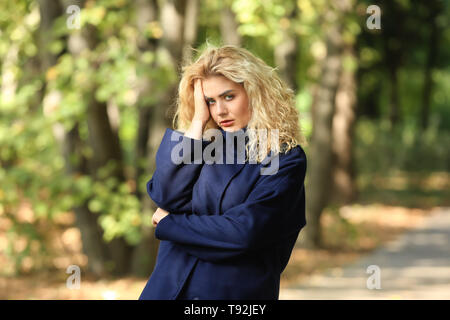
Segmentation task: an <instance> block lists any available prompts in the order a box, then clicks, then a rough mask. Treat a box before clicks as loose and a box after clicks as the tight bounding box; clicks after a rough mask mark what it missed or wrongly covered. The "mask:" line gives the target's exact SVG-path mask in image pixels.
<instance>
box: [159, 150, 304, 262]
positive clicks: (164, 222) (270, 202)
mask: <svg viewBox="0 0 450 320" xmlns="http://www.w3.org/2000/svg"><path fill="white" fill-rule="evenodd" d="M305 174H306V156H305V154H304V153H303V152H301V154H299V153H296V154H292V155H290V156H287V157H285V158H284V160H280V168H279V170H278V172H277V173H276V174H274V175H268V176H262V178H261V180H260V181H259V182H258V183H257V184H256V186H255V188H254V189H253V190H252V192H251V193H250V195H249V197H248V199H247V200H246V201H245V202H244V203H242V204H239V205H237V206H235V207H232V208H230V209H228V210H226V211H225V212H224V213H223V215H195V214H190V213H189V214H178V215H171V214H169V215H167V216H165V217H164V218H162V219H161V220H160V221H159V223H158V224H157V227H156V231H155V235H156V237H157V238H158V239H160V240H169V241H173V242H175V243H177V244H179V245H181V246H182V247H183V248H184V249H185V250H186V251H187V252H188V253H190V254H192V255H194V256H197V257H199V258H202V259H205V260H210V261H218V260H222V259H227V258H231V257H234V256H236V255H240V254H242V253H245V252H248V251H251V250H258V249H261V248H262V247H264V246H267V245H270V244H274V243H276V242H277V241H279V240H280V239H281V237H282V236H283V234H282V233H283V232H282V231H286V230H284V229H283V228H282V227H285V226H289V229H290V230H292V232H295V231H297V232H298V231H300V229H301V228H302V227H303V226H304V225H305V224H306V220H305V214H304V209H303V210H300V211H295V209H298V208H302V207H303V208H304V203H301V202H303V201H304V198H303V197H302V192H304V190H303V188H304V179H305Z"/></svg>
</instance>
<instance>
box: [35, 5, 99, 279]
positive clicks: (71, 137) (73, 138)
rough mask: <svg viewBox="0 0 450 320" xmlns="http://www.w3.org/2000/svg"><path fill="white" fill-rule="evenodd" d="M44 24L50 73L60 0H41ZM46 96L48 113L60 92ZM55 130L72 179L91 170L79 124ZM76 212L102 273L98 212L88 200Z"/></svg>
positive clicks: (94, 266)
mask: <svg viewBox="0 0 450 320" xmlns="http://www.w3.org/2000/svg"><path fill="white" fill-rule="evenodd" d="M39 10H40V20H41V23H40V28H39V47H40V48H39V49H40V50H39V53H40V57H39V58H40V65H41V71H42V73H43V74H46V72H47V70H48V68H50V67H51V66H53V65H54V64H55V63H56V58H57V57H56V56H55V55H54V54H52V53H51V52H50V50H49V44H50V42H51V40H52V39H53V34H52V26H53V23H54V22H55V19H56V18H58V17H59V16H61V15H62V14H63V9H62V6H60V4H59V2H55V1H51V0H40V1H39ZM42 99H43V103H42V104H43V107H44V115H45V114H46V112H48V111H47V110H51V109H52V108H47V107H48V106H49V104H51V103H59V101H60V94H59V92H56V91H52V92H49V93H47V94H45V86H44V89H43V90H42ZM53 133H54V136H55V139H56V141H57V142H58V145H59V147H60V150H61V154H62V155H63V157H64V159H65V167H66V171H67V173H68V178H69V179H76V177H77V176H83V175H87V174H89V172H88V166H87V160H86V158H84V157H83V156H82V155H81V154H82V152H81V149H82V141H81V139H80V136H79V132H78V124H75V126H74V127H73V128H72V129H71V130H69V131H68V132H66V131H65V129H64V126H63V125H62V124H60V123H57V124H55V125H54V126H53ZM74 156H75V157H77V159H78V160H77V161H73V157H74ZM74 212H75V216H76V226H77V227H78V228H79V229H80V231H81V238H82V243H83V252H84V253H85V254H86V256H87V257H88V261H89V263H88V266H87V269H88V271H90V272H91V273H93V274H96V275H98V276H101V275H104V274H106V273H107V270H106V268H105V263H106V261H107V258H108V252H107V248H106V245H105V244H104V242H103V239H102V230H101V228H100V226H99V225H98V224H97V221H96V216H95V215H93V214H92V213H91V212H90V211H89V209H88V208H87V205H86V204H81V205H79V206H77V207H75V208H74Z"/></svg>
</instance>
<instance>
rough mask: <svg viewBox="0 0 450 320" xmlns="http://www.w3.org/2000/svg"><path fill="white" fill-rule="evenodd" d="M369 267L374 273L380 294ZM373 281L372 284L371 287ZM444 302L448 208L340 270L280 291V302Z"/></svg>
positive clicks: (448, 278)
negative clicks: (402, 300) (376, 270)
mask: <svg viewBox="0 0 450 320" xmlns="http://www.w3.org/2000/svg"><path fill="white" fill-rule="evenodd" d="M370 265H376V266H378V267H379V275H380V277H379V279H380V282H379V283H380V287H381V288H380V289H368V285H367V282H368V279H369V277H370V280H369V286H372V287H373V286H374V285H375V284H376V282H375V280H374V276H375V274H374V273H373V271H371V272H370V273H368V272H367V268H368V267H369V266H370ZM372 280H373V281H372ZM317 299H321V300H322V299H323V300H346V299H359V300H366V299H405V300H407V299H420V300H421V299H450V208H440V209H437V211H436V212H434V213H433V214H431V215H430V217H427V218H425V220H424V221H423V223H421V224H420V226H418V227H416V228H414V229H412V230H409V231H407V232H406V233H404V234H402V235H401V236H400V237H399V238H397V239H395V240H393V241H391V242H388V243H386V244H385V245H383V246H381V247H379V248H377V249H376V250H375V251H373V253H371V254H369V255H367V256H365V257H362V258H361V259H359V260H357V261H356V262H354V263H352V264H349V265H347V266H344V267H343V268H341V269H333V270H328V271H326V272H324V273H322V274H318V275H313V276H311V277H310V278H308V279H306V280H305V281H303V282H301V283H298V284H297V285H293V286H290V287H288V288H283V289H281V291H280V300H317Z"/></svg>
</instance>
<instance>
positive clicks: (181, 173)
mask: <svg viewBox="0 0 450 320" xmlns="http://www.w3.org/2000/svg"><path fill="white" fill-rule="evenodd" d="M208 143H209V141H205V140H197V139H193V138H189V137H185V136H184V134H183V133H182V132H180V131H177V130H172V129H170V128H167V129H166V132H165V133H164V136H163V138H162V141H161V144H160V146H159V148H158V151H157V152H156V169H155V172H154V173H153V176H152V178H151V179H150V181H148V182H147V193H148V195H149V196H150V198H151V199H152V200H153V201H154V202H155V203H156V204H157V205H158V207H160V208H162V209H164V210H166V211H169V212H170V213H173V214H176V213H182V212H186V211H190V210H192V188H193V186H194V184H195V182H196V181H197V179H198V176H199V174H200V171H201V168H202V166H203V164H204V161H203V160H202V159H203V157H202V154H203V151H204V148H205V146H206V145H207V144H208Z"/></svg>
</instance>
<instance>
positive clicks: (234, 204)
mask: <svg viewBox="0 0 450 320" xmlns="http://www.w3.org/2000/svg"><path fill="white" fill-rule="evenodd" d="M182 70H183V76H182V79H181V81H180V84H179V95H178V100H177V111H176V114H175V118H174V124H175V125H174V127H176V128H177V130H172V129H169V128H168V129H166V132H165V134H164V137H163V139H162V141H161V145H160V146H159V149H158V151H157V154H156V170H155V172H154V174H153V177H152V178H151V180H150V181H149V182H148V183H147V191H148V194H149V195H150V197H151V198H152V199H153V201H154V202H155V203H156V204H157V205H158V207H159V208H158V209H157V210H156V212H155V213H154V215H153V224H154V225H156V229H155V236H156V238H158V239H160V240H161V242H160V247H159V252H158V256H157V261H156V265H155V268H154V270H153V273H152V275H151V277H150V279H149V281H148V282H147V285H146V286H145V288H144V290H143V292H142V293H141V296H140V299H278V295H279V285H280V274H281V272H282V271H283V270H284V268H285V267H286V265H287V262H288V260H289V257H290V254H291V252H292V249H293V246H294V244H295V242H296V239H297V237H298V234H299V232H300V230H301V229H302V228H303V227H304V226H305V224H306V221H305V190H304V179H305V173H306V155H305V153H304V151H303V149H302V148H301V146H300V145H299V143H302V142H303V137H302V135H301V132H300V128H299V124H298V123H299V116H298V113H297V111H296V109H295V106H294V98H293V92H292V90H291V89H289V88H287V87H286V85H285V84H284V83H283V82H282V81H281V80H280V78H279V77H278V76H277V74H276V73H275V72H274V69H272V68H271V67H269V66H268V65H266V64H265V63H264V62H263V61H262V60H261V59H259V58H257V57H255V56H254V55H252V54H251V53H250V52H248V51H247V50H245V49H243V48H238V47H235V46H223V47H220V48H215V47H211V46H210V47H208V48H206V49H205V50H204V52H203V53H202V54H201V55H200V57H199V58H198V59H197V61H195V62H194V63H192V64H190V65H187V66H185V67H183V69H182ZM208 129H211V130H212V129H216V130H217V131H216V132H219V136H218V135H217V134H216V135H215V139H214V141H209V140H207V139H203V138H205V137H206V133H207V132H210V131H211V130H208ZM257 129H260V130H259V131H261V129H264V130H267V132H274V135H271V137H272V138H271V139H269V141H267V139H263V138H264V135H260V134H259V133H258V132H257V131H258V130H257ZM183 132H184V135H183ZM236 133H241V135H243V136H244V138H245V161H236V160H237V158H239V157H241V156H242V149H240V150H241V151H239V148H237V147H236V146H237V144H234V143H230V142H235V140H234V139H235V136H237V134H236ZM273 136H275V137H277V139H273ZM174 137H175V138H174ZM261 137H263V138H261ZM221 138H223V139H224V142H223V143H222V147H220V144H218V145H219V147H217V145H216V146H215V147H214V148H209V146H211V145H212V144H213V143H216V142H217V143H218V142H219V140H220V139H221ZM238 138H239V136H238ZM180 145H181V146H182V147H183V148H182V150H181V151H182V152H181V154H182V158H183V159H184V160H187V161H182V162H180V161H174V155H175V156H179V155H180V153H179V151H177V152H174V150H175V148H178V149H177V150H179V147H180ZM224 145H226V146H227V147H223V146H224ZM230 145H232V147H229V146H230ZM185 147H186V148H185ZM195 148H201V151H202V152H196V151H195ZM208 148H209V150H208ZM257 149H258V151H256V152H255V150H257ZM207 151H208V152H209V153H208V152H207ZM250 154H251V155H252V157H251V159H252V160H253V161H250ZM208 155H209V156H211V157H214V159H216V160H217V159H218V160H219V161H215V162H211V161H206V160H205V159H206V158H208ZM230 155H231V158H230ZM230 159H231V160H233V161H231V162H230V161H225V160H230ZM241 159H243V158H242V157H241ZM275 160H277V163H276V165H274V163H275V162H276V161H275ZM268 167H272V169H271V170H268ZM273 167H275V168H273ZM265 169H266V170H268V171H265V172H264V170H265Z"/></svg>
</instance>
